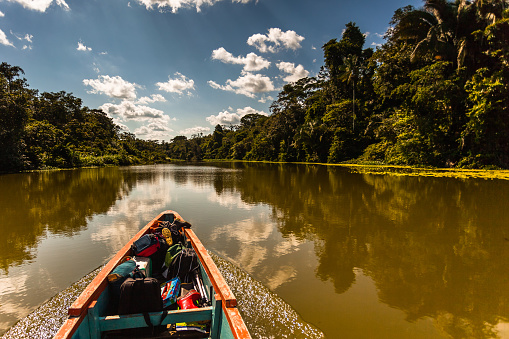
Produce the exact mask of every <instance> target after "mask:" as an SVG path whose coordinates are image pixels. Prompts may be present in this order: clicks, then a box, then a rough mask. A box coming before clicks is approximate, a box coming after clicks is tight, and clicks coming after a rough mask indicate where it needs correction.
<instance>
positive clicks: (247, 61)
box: [212, 47, 270, 71]
mask: <svg viewBox="0 0 509 339" xmlns="http://www.w3.org/2000/svg"><path fill="white" fill-rule="evenodd" d="M212 59H215V60H220V61H222V62H224V63H226V64H234V65H244V71H260V70H262V69H264V68H268V67H269V66H270V61H267V60H266V59H264V58H263V57H261V56H258V55H256V54H255V53H249V54H248V55H246V56H245V57H242V56H238V57H234V56H233V54H231V53H230V52H228V51H226V49H224V48H223V47H220V48H218V49H216V50H214V51H213V52H212Z"/></svg>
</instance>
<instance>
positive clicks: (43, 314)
mask: <svg viewBox="0 0 509 339" xmlns="http://www.w3.org/2000/svg"><path fill="white" fill-rule="evenodd" d="M101 268H102V267H100V268H98V269H96V270H94V271H93V272H90V273H89V274H87V275H86V276H84V277H83V278H81V279H80V280H78V281H77V282H76V283H74V284H73V285H72V286H70V287H68V288H67V289H65V290H63V291H62V292H60V293H58V294H57V295H56V296H54V297H53V298H51V299H50V300H49V301H47V302H46V303H44V304H42V305H41V306H40V307H39V308H38V309H36V310H35V311H34V312H32V313H30V314H29V315H28V316H26V317H25V318H23V319H21V320H20V321H18V322H17V323H16V324H15V325H14V326H13V327H11V328H10V329H9V330H8V331H7V332H6V333H5V334H4V336H3V337H2V338H3V339H10V338H13V339H24V338H43V339H44V338H53V336H54V335H55V333H57V331H58V329H59V328H60V326H62V324H63V323H64V322H65V320H66V319H67V309H68V308H69V307H70V306H71V304H72V303H73V302H74V300H76V298H77V297H78V296H79V295H80V294H81V292H82V291H83V290H84V289H85V287H87V286H88V284H90V282H91V281H92V280H93V279H94V278H95V276H96V275H97V274H98V273H99V271H100V270H101Z"/></svg>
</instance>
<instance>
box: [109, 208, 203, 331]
mask: <svg viewBox="0 0 509 339" xmlns="http://www.w3.org/2000/svg"><path fill="white" fill-rule="evenodd" d="M172 219H173V220H172ZM190 227H191V225H190V224H189V223H187V222H185V221H181V220H179V219H177V218H170V221H158V222H157V223H155V224H154V225H152V226H151V227H150V229H149V233H147V234H145V235H143V236H142V237H140V238H139V239H138V240H136V241H135V242H134V243H133V245H132V246H131V250H132V253H133V254H134V256H133V257H129V256H128V257H125V258H124V259H123V261H122V262H121V263H120V264H119V265H118V266H117V267H116V268H115V269H114V270H113V271H112V272H111V274H109V275H108V285H109V289H110V295H111V301H112V302H111V304H110V310H109V312H110V314H118V315H128V314H135V313H141V314H143V316H144V319H145V322H146V324H147V326H148V331H149V332H150V333H149V334H150V335H151V336H153V335H154V334H156V335H157V334H165V336H171V335H174V336H182V335H185V336H188V335H192V334H198V335H199V334H203V335H204V336H208V333H209V331H210V322H189V323H185V322H184V323H176V324H169V325H166V326H157V324H156V325H154V324H152V322H151V319H150V316H149V313H150V312H160V311H164V310H167V311H170V310H188V309H194V308H201V307H206V306H211V302H210V296H211V295H212V291H207V290H206V288H205V286H204V284H203V280H202V276H201V271H200V265H199V260H198V257H197V254H196V252H195V250H194V249H193V248H192V247H191V246H190V244H188V241H187V238H186V237H185V236H184V234H183V229H184V228H190ZM165 315H166V313H165V312H163V313H162V315H161V319H160V321H159V322H158V324H161V323H162V321H163V320H164V317H165ZM142 331H143V330H142ZM145 332H146V330H145ZM130 334H131V335H133V334H134V333H133V330H132V329H131V330H130ZM125 335H126V333H125V330H124V333H122V331H117V332H115V331H112V332H111V333H108V336H110V337H111V336H113V337H114V336H121V337H122V336H125Z"/></svg>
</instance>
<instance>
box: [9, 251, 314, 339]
mask: <svg viewBox="0 0 509 339" xmlns="http://www.w3.org/2000/svg"><path fill="white" fill-rule="evenodd" d="M210 254H211V256H212V259H213V260H214V262H215V263H216V265H217V267H218V268H219V270H220V271H221V274H222V275H223V276H224V278H225V280H226V282H227V283H228V285H230V288H231V290H232V292H233V293H234V294H235V296H236V297H237V301H238V304H239V311H240V312H241V314H242V317H243V319H244V321H245V323H246V325H247V327H248V329H249V332H250V333H251V336H252V337H253V338H309V339H314V338H323V337H324V335H323V333H322V332H321V331H320V330H318V329H317V328H315V327H313V326H312V325H310V324H308V323H306V322H305V321H303V320H302V319H301V318H300V316H299V315H298V314H297V312H296V311H295V310H294V309H293V308H292V307H291V306H290V305H288V304H287V303H285V302H284V301H283V299H281V298H280V297H278V296H277V295H276V294H274V293H272V292H271V291H270V290H269V289H267V288H266V287H265V286H264V285H263V284H262V283H260V282H259V281H257V280H255V279H253V278H252V277H251V276H250V275H249V274H248V273H247V272H245V271H244V270H242V269H240V268H239V267H237V266H235V265H234V264H232V263H231V262H229V261H227V260H225V259H222V258H220V257H218V256H217V255H214V254H213V253H210ZM101 268H102V267H100V268H98V269H96V270H94V271H93V272H90V273H89V274H87V275H86V276H84V277H83V278H81V279H80V280H79V281H77V282H76V283H74V284H73V285H72V286H70V287H69V288H67V289H65V290H64V291H62V292H60V293H59V294H57V295H56V296H54V297H53V298H51V299H50V300H49V301H48V302H46V303H44V304H43V305H41V306H40V307H39V308H38V309H37V310H35V311H34V312H32V313H30V314H29V315H28V316H26V317H25V318H23V319H21V320H20V321H18V322H17V323H16V324H15V325H14V326H13V327H12V328H10V329H9V331H7V333H5V334H4V336H3V337H2V338H3V339H11V338H12V339H24V338H52V337H53V336H54V335H55V333H56V332H57V331H58V329H59V328H60V326H62V324H63V323H64V322H65V320H66V319H67V309H68V308H69V307H70V306H71V304H72V303H73V302H74V300H75V299H76V298H77V297H78V296H79V295H80V293H81V292H82V291H83V290H84V289H85V287H87V285H88V284H89V283H90V282H91V281H92V280H93V279H94V277H95V276H96V275H97V274H98V273H99V271H100V270H101Z"/></svg>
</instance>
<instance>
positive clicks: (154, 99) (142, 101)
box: [136, 94, 166, 105]
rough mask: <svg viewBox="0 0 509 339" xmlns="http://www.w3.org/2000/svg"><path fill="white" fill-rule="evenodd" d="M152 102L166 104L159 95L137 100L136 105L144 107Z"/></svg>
mask: <svg viewBox="0 0 509 339" xmlns="http://www.w3.org/2000/svg"><path fill="white" fill-rule="evenodd" d="M153 102H166V99H165V98H164V97H163V96H162V95H161V94H152V95H151V96H150V97H141V98H139V99H138V101H136V104H140V105H146V104H151V103H153Z"/></svg>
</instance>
